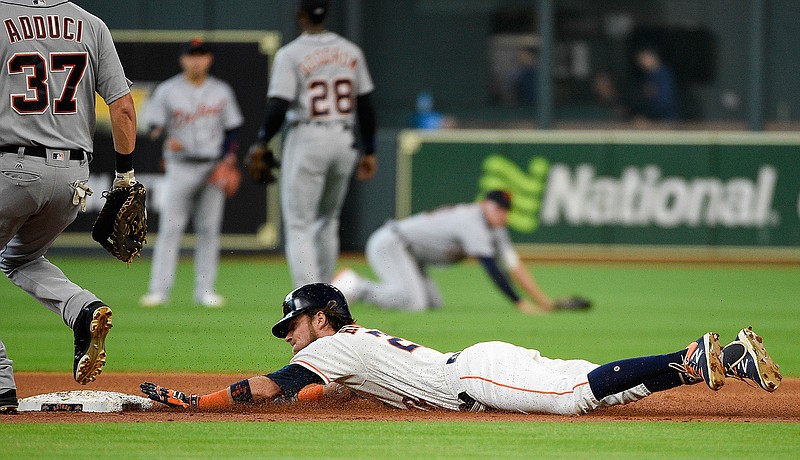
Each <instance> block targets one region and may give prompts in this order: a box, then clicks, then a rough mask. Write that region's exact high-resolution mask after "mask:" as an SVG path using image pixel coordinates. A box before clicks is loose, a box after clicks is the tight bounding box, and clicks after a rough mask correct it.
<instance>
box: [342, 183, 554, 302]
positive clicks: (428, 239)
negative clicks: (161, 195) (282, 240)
mask: <svg viewBox="0 0 800 460" xmlns="http://www.w3.org/2000/svg"><path fill="white" fill-rule="evenodd" d="M510 208H511V196H510V195H509V194H508V193H507V192H505V191H502V190H493V191H490V192H489V193H487V194H486V196H485V197H484V199H483V200H481V201H480V202H478V203H469V204H457V205H454V206H447V207H442V208H439V209H436V210H434V211H431V212H423V213H420V214H415V215H413V216H410V217H408V218H406V219H403V220H399V221H389V222H388V223H386V224H385V225H383V226H382V227H381V228H379V229H378V230H376V231H375V233H373V234H372V236H370V238H369V240H368V241H367V248H366V254H367V261H368V262H369V264H370V267H372V270H373V271H374V272H375V274H377V275H378V277H379V278H380V282H377V283H376V282H372V281H369V280H367V279H364V278H362V277H360V276H358V275H357V274H356V273H355V272H354V271H353V270H351V269H344V270H342V271H340V272H339V273H338V274H337V275H336V277H334V279H333V281H332V284H333V285H335V286H336V287H338V288H339V289H341V290H342V292H343V293H344V294H345V297H347V300H349V301H350V302H355V301H364V302H369V303H373V304H376V305H378V306H380V307H382V308H396V309H402V310H412V311H422V310H426V309H428V308H437V307H440V306H441V304H442V298H441V295H440V294H439V289H438V288H437V287H436V284H435V283H434V282H433V280H432V279H431V278H430V277H429V276H428V274H427V273H426V267H427V266H429V265H451V264H455V263H457V262H460V261H462V260H464V259H465V258H467V257H474V258H477V259H478V260H479V261H480V262H481V264H482V265H483V267H484V268H485V269H486V271H487V273H489V276H490V277H491V279H492V281H494V283H495V284H496V285H497V287H498V288H500V290H501V291H502V292H503V293H504V294H505V295H506V296H507V297H508V298H509V299H510V300H511V301H512V302H514V305H516V307H517V309H518V310H519V311H521V312H523V313H527V314H536V313H542V312H548V311H551V310H554V309H555V308H557V306H558V304H557V302H556V301H553V300H551V299H550V298H549V297H548V296H547V295H546V294H545V293H544V292H543V291H542V290H541V289H540V288H539V286H538V285H537V284H536V281H535V280H534V278H533V277H532V276H531V275H530V273H529V272H528V271H527V269H526V268H525V265H524V264H523V263H522V261H521V260H520V259H519V256H518V255H517V252H516V251H515V250H514V247H513V246H512V244H511V238H510V236H509V234H508V229H507V228H506V220H507V218H508V211H509V209H510ZM498 259H499V260H500V261H501V262H502V264H503V265H505V267H506V268H507V269H508V273H510V274H511V276H512V277H513V278H514V280H515V281H516V282H517V283H518V284H519V285H520V286H521V287H522V288H523V289H524V290H525V292H526V293H527V294H528V295H529V296H530V298H531V299H533V301H534V302H535V304H534V303H532V302H531V301H529V300H527V299H524V298H521V297H520V296H519V295H518V294H517V293H516V292H515V290H514V288H513V287H512V286H511V283H509V280H508V277H507V276H506V274H505V273H504V272H503V270H502V269H501V268H500V266H499V264H498Z"/></svg>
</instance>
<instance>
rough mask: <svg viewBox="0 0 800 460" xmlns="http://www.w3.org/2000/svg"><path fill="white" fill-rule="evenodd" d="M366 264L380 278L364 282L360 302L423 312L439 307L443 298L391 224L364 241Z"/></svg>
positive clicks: (392, 223)
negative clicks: (367, 263)
mask: <svg viewBox="0 0 800 460" xmlns="http://www.w3.org/2000/svg"><path fill="white" fill-rule="evenodd" d="M366 254H367V261H368V262H369V265H370V267H371V268H372V271H374V272H375V274H376V275H377V276H378V278H379V279H380V282H379V283H373V282H371V281H366V280H364V283H363V290H362V294H361V295H360V298H361V299H360V300H365V301H367V302H369V303H373V304H375V305H378V306H381V307H385V308H397V309H402V310H410V311H423V310H426V309H428V308H430V307H440V306H441V305H442V297H441V294H440V293H439V289H438V288H437V287H436V284H435V283H434V282H433V280H432V279H431V278H430V277H428V275H427V273H425V268H424V267H423V266H422V265H421V264H420V262H419V261H417V259H416V258H415V257H414V256H413V255H412V254H411V253H410V252H409V250H408V249H407V244H406V242H405V241H404V240H403V238H402V237H401V236H400V235H399V234H398V233H397V231H396V229H395V224H394V222H389V223H387V224H385V225H384V226H382V227H381V228H379V229H378V230H376V231H375V233H373V234H372V236H370V237H369V240H367V247H366Z"/></svg>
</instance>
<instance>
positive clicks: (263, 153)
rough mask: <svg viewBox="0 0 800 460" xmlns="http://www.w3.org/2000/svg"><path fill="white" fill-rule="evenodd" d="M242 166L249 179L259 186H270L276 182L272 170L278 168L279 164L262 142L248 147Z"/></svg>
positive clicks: (273, 154)
mask: <svg viewBox="0 0 800 460" xmlns="http://www.w3.org/2000/svg"><path fill="white" fill-rule="evenodd" d="M244 164H245V166H246V167H247V173H248V174H249V175H250V177H251V178H252V179H253V180H254V181H256V182H258V183H260V184H271V183H273V182H275V181H276V180H278V178H277V177H275V173H274V172H273V171H272V170H273V169H277V168H279V167H280V166H281V164H280V162H279V161H278V159H277V158H275V153H274V152H273V151H272V150H271V149H270V148H269V147H267V144H266V143H264V142H256V143H255V144H253V145H251V146H250V150H248V151H247V156H245V159H244Z"/></svg>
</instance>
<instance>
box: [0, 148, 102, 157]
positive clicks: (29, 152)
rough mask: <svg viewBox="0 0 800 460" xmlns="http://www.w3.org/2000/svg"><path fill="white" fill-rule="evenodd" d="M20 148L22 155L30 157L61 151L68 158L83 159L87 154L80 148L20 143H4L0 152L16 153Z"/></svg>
mask: <svg viewBox="0 0 800 460" xmlns="http://www.w3.org/2000/svg"><path fill="white" fill-rule="evenodd" d="M20 149H22V155H24V156H30V157H39V158H47V152H48V151H50V152H54V153H57V152H61V153H66V154H67V156H68V158H67V159H68V160H84V159H85V158H86V157H87V155H86V152H84V151H83V150H80V149H54V148H47V147H41V146H38V145H37V146H22V145H4V146H2V147H0V152H3V153H13V154H18V153H19V150H20Z"/></svg>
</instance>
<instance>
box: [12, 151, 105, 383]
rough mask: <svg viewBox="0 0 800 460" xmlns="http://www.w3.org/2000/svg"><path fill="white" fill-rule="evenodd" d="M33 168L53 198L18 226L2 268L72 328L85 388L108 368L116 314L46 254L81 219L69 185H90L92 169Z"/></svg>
mask: <svg viewBox="0 0 800 460" xmlns="http://www.w3.org/2000/svg"><path fill="white" fill-rule="evenodd" d="M28 164H30V165H31V166H30V167H31V168H34V169H37V166H41V168H38V173H39V174H40V176H41V178H42V182H43V184H44V186H45V190H49V192H48V193H42V194H39V195H38V196H39V199H40V206H41V209H40V210H38V212H37V213H36V214H34V215H32V216H31V217H29V218H28V219H27V220H26V221H25V222H24V223H23V224H22V225H21V226H19V228H18V229H17V232H16V234H15V235H14V236H13V237H12V238H11V240H10V241H8V242H7V244H6V245H5V248H4V249H3V251H2V260H1V261H0V265H1V266H2V269H3V272H4V273H5V274H6V275H7V276H8V278H9V280H11V281H12V282H13V283H14V284H16V285H17V286H19V287H20V288H22V289H23V290H25V291H26V292H28V293H29V294H30V295H31V296H33V297H34V298H35V299H36V300H38V301H39V302H40V303H41V304H42V305H44V306H46V307H47V308H49V309H50V310H52V311H54V312H55V313H58V314H59V315H60V316H61V318H62V319H63V320H64V322H65V323H66V324H67V325H68V326H70V328H72V330H73V335H74V343H75V358H74V361H73V374H74V377H75V380H76V381H77V382H78V383H80V384H86V383H88V382H90V381H93V380H94V379H95V378H96V377H97V375H98V374H100V372H101V371H102V369H103V366H104V365H105V362H106V352H105V338H106V335H107V334H108V331H109V330H110V328H111V309H110V308H109V307H108V306H106V305H105V304H103V302H101V301H100V300H99V299H98V298H97V296H95V295H94V294H93V293H91V292H89V291H87V290H85V289H83V288H81V287H80V286H78V285H76V284H75V283H73V282H71V281H70V280H69V279H68V278H67V277H66V275H64V273H63V272H62V271H61V270H60V269H59V268H58V267H56V266H55V265H53V264H52V263H50V261H49V260H47V259H46V258H45V257H44V254H45V252H47V249H48V248H49V247H50V246H51V245H52V243H53V241H54V240H55V239H56V237H57V236H58V235H60V234H61V232H63V230H64V229H65V228H66V227H67V225H69V224H70V223H71V222H72V221H73V220H74V219H75V216H76V215H77V212H78V205H76V204H73V202H72V195H73V192H72V189H71V188H70V185H71V184H73V183H74V182H75V181H76V180H87V179H88V177H89V168H88V163H84V162H77V161H75V160H69V159H60V160H59V159H51V158H48V159H46V160H45V163H42V162H40V161H38V160H36V159H32V160H28ZM4 196H5V195H4ZM3 239H5V238H3Z"/></svg>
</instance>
